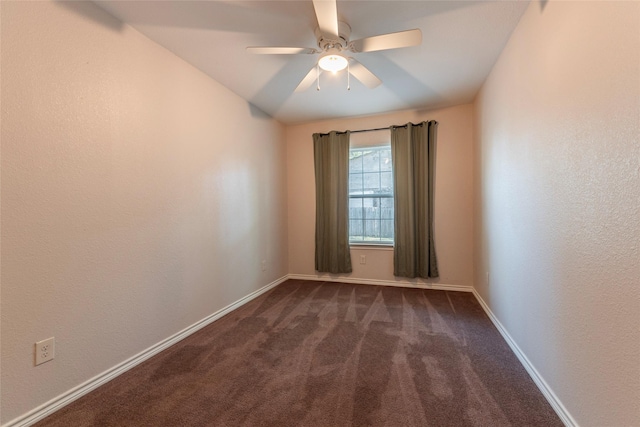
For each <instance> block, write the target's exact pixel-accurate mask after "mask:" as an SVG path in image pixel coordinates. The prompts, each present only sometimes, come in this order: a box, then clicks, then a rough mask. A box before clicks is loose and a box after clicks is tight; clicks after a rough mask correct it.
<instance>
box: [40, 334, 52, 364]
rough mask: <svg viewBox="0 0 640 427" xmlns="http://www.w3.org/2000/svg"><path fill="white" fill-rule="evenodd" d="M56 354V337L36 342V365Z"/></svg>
mask: <svg viewBox="0 0 640 427" xmlns="http://www.w3.org/2000/svg"><path fill="white" fill-rule="evenodd" d="M54 356H55V337H51V338H48V339H46V340H44V341H38V342H37V343H36V366H38V365H40V364H42V363H44V362H48V361H49V360H52V359H53V357H54Z"/></svg>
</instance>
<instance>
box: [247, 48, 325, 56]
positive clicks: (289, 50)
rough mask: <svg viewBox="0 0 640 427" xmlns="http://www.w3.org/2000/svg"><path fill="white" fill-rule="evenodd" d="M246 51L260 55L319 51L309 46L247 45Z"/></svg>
mask: <svg viewBox="0 0 640 427" xmlns="http://www.w3.org/2000/svg"><path fill="white" fill-rule="evenodd" d="M247 52H249V53H257V54H261V55H295V54H297V53H303V54H314V53H318V52H319V51H318V50H317V49H314V48H311V47H276V46H249V47H248V48H247Z"/></svg>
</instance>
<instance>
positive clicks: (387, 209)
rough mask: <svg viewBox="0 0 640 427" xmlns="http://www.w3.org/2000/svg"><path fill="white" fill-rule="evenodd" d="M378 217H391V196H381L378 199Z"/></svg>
mask: <svg viewBox="0 0 640 427" xmlns="http://www.w3.org/2000/svg"><path fill="white" fill-rule="evenodd" d="M380 218H382V219H393V198H391V197H382V198H381V199H380Z"/></svg>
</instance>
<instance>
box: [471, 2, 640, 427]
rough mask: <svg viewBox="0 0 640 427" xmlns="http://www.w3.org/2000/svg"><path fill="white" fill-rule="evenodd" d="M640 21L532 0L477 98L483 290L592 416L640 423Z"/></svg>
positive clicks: (593, 421)
mask: <svg viewBox="0 0 640 427" xmlns="http://www.w3.org/2000/svg"><path fill="white" fill-rule="evenodd" d="M639 25H640V3H638V2H555V1H549V2H546V1H545V2H542V3H540V2H533V3H531V5H530V7H529V9H528V10H527V12H526V13H525V15H524V16H523V18H522V21H521V22H520V24H519V26H518V27H517V28H516V30H515V31H514V33H513V35H512V38H511V40H510V41H509V43H508V44H507V46H506V48H505V50H504V51H503V53H502V55H501V57H500V59H499V60H498V62H497V64H496V65H495V67H494V69H493V71H492V73H491V74H490V76H489V78H488V80H487V81H486V83H485V85H484V86H483V89H482V90H481V93H480V96H479V97H478V98H477V100H476V108H477V125H476V130H477V138H478V141H477V142H478V145H477V153H476V154H477V155H476V161H477V171H478V176H477V180H476V182H477V192H476V196H477V208H478V210H477V214H478V215H477V218H476V219H477V223H476V230H477V231H478V236H477V240H476V243H477V246H476V253H477V254H478V259H477V262H476V266H477V269H476V287H477V290H478V291H479V293H480V294H481V296H482V297H483V299H485V301H486V302H487V303H488V304H489V306H490V307H491V309H492V311H493V312H494V313H495V314H496V315H497V317H498V318H499V320H500V321H501V323H502V324H503V325H504V326H505V327H506V329H507V330H508V331H509V333H510V335H511V336H512V337H513V338H514V339H515V341H516V342H517V344H518V345H519V346H520V348H521V349H522V350H523V351H524V353H525V354H526V355H527V357H528V358H529V359H530V361H531V362H532V363H533V365H534V366H535V367H536V369H537V370H538V371H539V372H540V374H541V375H542V376H543V378H544V379H545V380H546V382H547V383H548V384H549V385H550V387H551V389H552V390H553V391H554V392H555V393H556V394H557V396H558V397H559V398H560V400H561V401H562V403H563V404H564V405H565V407H566V408H567V409H568V411H569V412H570V413H571V414H572V416H573V417H574V418H575V420H576V421H577V422H578V423H579V424H580V425H581V426H585V427H586V426H631V425H640V404H639V402H640V328H639V325H640V252H639V250H640V249H639V248H640V176H639V175H640V143H639V139H640V138H639V136H640V127H639V120H640V77H639V76H640V30H639ZM486 272H490V280H489V282H488V283H487V281H486Z"/></svg>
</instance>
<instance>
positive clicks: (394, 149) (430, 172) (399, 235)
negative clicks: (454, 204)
mask: <svg viewBox="0 0 640 427" xmlns="http://www.w3.org/2000/svg"><path fill="white" fill-rule="evenodd" d="M437 127H438V123H437V122H436V121H433V120H432V121H429V122H422V123H420V124H417V125H414V124H412V123H408V124H407V125H406V126H398V127H395V126H392V127H391V157H392V161H393V187H394V208H395V213H394V217H395V221H394V222H395V224H394V230H395V242H394V250H393V274H394V275H395V276H402V277H411V278H414V277H423V278H425V279H426V278H433V277H438V275H439V274H438V262H437V259H436V251H435V245H434V241H433V184H434V175H435V174H434V172H435V149H436V130H437Z"/></svg>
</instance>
